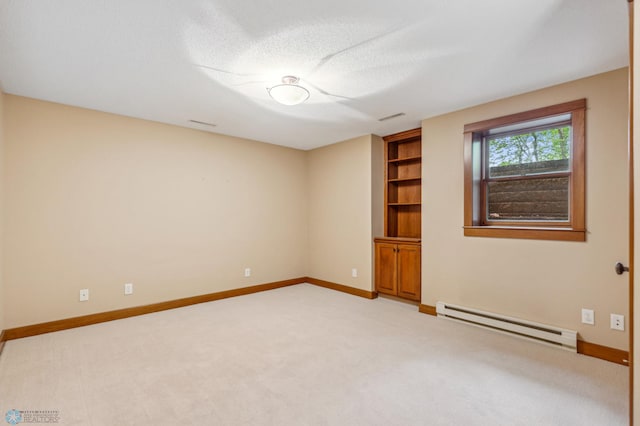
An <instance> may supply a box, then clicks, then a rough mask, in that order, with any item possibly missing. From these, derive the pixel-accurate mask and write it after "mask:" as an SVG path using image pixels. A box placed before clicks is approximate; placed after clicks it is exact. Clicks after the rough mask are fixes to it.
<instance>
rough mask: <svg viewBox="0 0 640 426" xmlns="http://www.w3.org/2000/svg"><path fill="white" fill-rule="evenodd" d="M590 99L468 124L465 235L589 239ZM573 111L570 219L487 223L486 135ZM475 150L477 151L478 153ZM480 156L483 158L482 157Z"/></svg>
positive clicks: (465, 137)
mask: <svg viewBox="0 0 640 426" xmlns="http://www.w3.org/2000/svg"><path fill="white" fill-rule="evenodd" d="M586 108H587V100H586V99H579V100H575V101H571V102H565V103H562V104H557V105H552V106H549V107H544V108H538V109H534V110H530V111H525V112H520V113H517V114H511V115H506V116H503V117H498V118H492V119H489V120H484V121H479V122H476V123H471V124H466V125H465V126H464V227H463V228H464V235H465V236H469V237H495V238H521V239H535V240H560V241H586V229H585V191H586V186H585V180H586V173H585V132H586V130H585V127H586V126H585V115H586ZM568 113H570V114H571V126H572V141H571V150H572V155H571V162H570V170H569V172H570V178H569V220H568V222H562V223H552V222H533V223H532V222H527V223H518V222H509V223H500V224H497V223H496V222H495V221H488V223H487V224H486V225H484V224H483V222H484V217H483V216H484V215H485V212H484V210H485V208H484V206H483V200H484V190H483V188H482V178H481V172H482V171H481V167H482V161H481V158H480V157H481V156H482V155H483V154H482V143H483V142H482V138H483V137H484V136H485V135H486V133H487V132H488V131H489V130H491V129H494V128H498V127H503V126H508V125H513V124H519V123H523V122H527V121H532V120H537V119H541V118H545V117H552V116H556V115H562V114H568ZM474 151H475V152H474ZM479 156H480V157H479Z"/></svg>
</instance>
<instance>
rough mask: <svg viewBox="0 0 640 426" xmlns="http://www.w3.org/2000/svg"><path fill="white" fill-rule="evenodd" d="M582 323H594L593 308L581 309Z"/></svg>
mask: <svg viewBox="0 0 640 426" xmlns="http://www.w3.org/2000/svg"><path fill="white" fill-rule="evenodd" d="M582 323H583V324H590V325H594V314H593V309H584V308H583V309H582Z"/></svg>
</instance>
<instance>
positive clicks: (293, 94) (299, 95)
mask: <svg viewBox="0 0 640 426" xmlns="http://www.w3.org/2000/svg"><path fill="white" fill-rule="evenodd" d="M299 81H300V79H299V78H298V77H294V76H292V75H286V76H284V77H282V84H278V85H276V86H273V87H272V88H270V89H267V92H269V95H270V96H271V97H272V98H273V99H275V100H276V102H280V103H281V104H283V105H297V104H301V103H302V102H304V101H306V100H307V99H309V91H308V90H307V89H305V88H304V87H302V86H300V85H298V82H299Z"/></svg>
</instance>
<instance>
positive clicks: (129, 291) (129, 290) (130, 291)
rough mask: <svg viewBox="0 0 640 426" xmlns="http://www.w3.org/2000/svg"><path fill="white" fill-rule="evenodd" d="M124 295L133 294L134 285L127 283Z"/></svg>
mask: <svg viewBox="0 0 640 426" xmlns="http://www.w3.org/2000/svg"><path fill="white" fill-rule="evenodd" d="M124 294H125V295H129V294H133V283H126V284H125V285H124Z"/></svg>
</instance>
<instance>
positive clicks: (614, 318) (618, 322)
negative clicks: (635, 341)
mask: <svg viewBox="0 0 640 426" xmlns="http://www.w3.org/2000/svg"><path fill="white" fill-rule="evenodd" d="M611 329H612V330H620V331H624V315H618V314H611Z"/></svg>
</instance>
